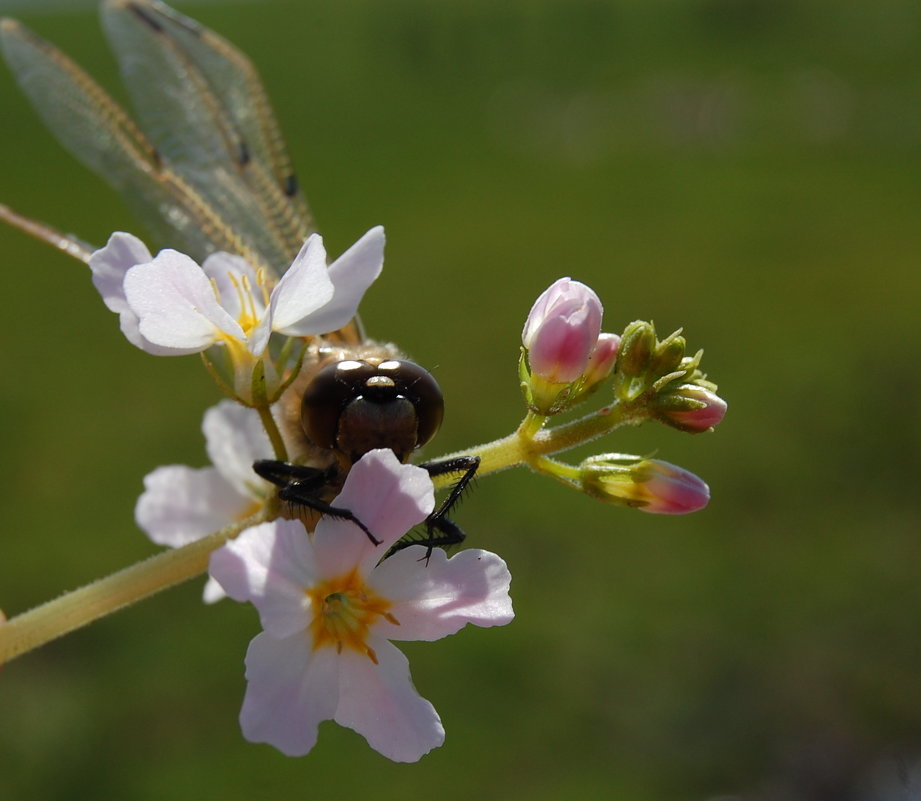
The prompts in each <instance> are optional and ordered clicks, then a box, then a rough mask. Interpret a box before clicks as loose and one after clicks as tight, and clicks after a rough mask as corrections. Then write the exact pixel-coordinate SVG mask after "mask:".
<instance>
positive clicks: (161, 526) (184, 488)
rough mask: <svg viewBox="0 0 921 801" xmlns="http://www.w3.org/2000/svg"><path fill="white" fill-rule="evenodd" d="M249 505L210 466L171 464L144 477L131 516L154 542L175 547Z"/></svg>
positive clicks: (231, 518)
mask: <svg viewBox="0 0 921 801" xmlns="http://www.w3.org/2000/svg"><path fill="white" fill-rule="evenodd" d="M251 504H252V499H251V498H249V497H247V496H245V495H242V494H241V493H240V492H238V491H237V490H236V489H235V488H234V487H233V486H232V485H231V484H229V483H228V482H227V481H226V480H225V479H224V478H223V477H222V476H221V474H220V473H218V471H217V470H216V469H215V468H213V467H204V468H201V469H198V470H196V469H194V468H191V467H185V466H184V465H170V466H167V467H158V468H157V469H156V470H154V471H153V472H152V473H149V474H148V475H146V476H145V477H144V492H143V493H142V494H141V497H140V498H138V502H137V505H136V506H135V509H134V517H135V520H136V521H137V524H138V526H139V527H140V528H141V529H143V530H144V532H146V534H147V536H148V537H150V539H151V540H153V541H154V542H155V543H157V544H158V545H166V546H169V547H170V548H178V547H179V546H180V545H186V544H188V543H190V542H194V541H195V540H197V539H201V538H202V537H204V536H205V535H206V534H210V533H211V532H212V531H217V530H218V529H221V528H223V527H224V526H227V525H229V524H230V523H232V522H233V521H234V520H236V519H238V517H239V516H240V515H242V514H244V513H245V512H246V510H247V509H248V507H249V506H250V505H251Z"/></svg>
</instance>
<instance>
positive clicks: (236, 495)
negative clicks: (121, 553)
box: [134, 400, 273, 603]
mask: <svg viewBox="0 0 921 801" xmlns="http://www.w3.org/2000/svg"><path fill="white" fill-rule="evenodd" d="M202 430H203V431H204V434H205V449H206V450H207V453H208V457H209V458H210V459H211V463H212V465H213V467H203V468H193V467H186V466H185V465H168V466H166V467H158V468H157V469H156V470H154V471H153V472H152V473H149V474H148V475H147V476H145V477H144V492H143V493H142V494H141V497H140V498H138V502H137V505H136V506H135V510H134V517H135V520H136V521H137V524H138V526H140V528H141V529H143V531H144V532H145V533H146V534H147V536H148V537H150V539H151V540H153V541H154V542H155V543H157V545H166V546H168V547H170V548H178V547H180V546H182V545H187V544H188V543H190V542H194V541H195V540H198V539H201V538H202V537H204V536H206V535H207V534H210V533H211V532H213V531H218V530H219V529H222V528H224V527H225V526H228V525H230V524H231V523H234V522H237V521H239V520H243V519H245V518H247V517H249V516H250V515H252V514H255V513H256V512H257V511H259V509H260V508H261V507H262V505H263V504H264V503H265V501H266V500H267V499H268V498H269V497H270V496H271V494H272V491H273V488H272V487H271V486H270V485H269V484H268V482H266V481H263V480H262V479H261V478H259V476H257V475H256V473H255V472H253V462H254V461H255V460H256V459H264V458H270V457H271V455H272V448H271V445H270V444H269V438H268V437H267V436H266V433H265V430H264V429H263V428H262V423H261V421H260V420H259V415H258V414H257V413H256V412H255V411H254V410H252V409H247V408H246V407H244V406H240V405H239V404H237V403H234V402H233V401H229V400H225V401H221V402H220V403H219V404H218V405H217V406H214V407H212V408H210V409H208V411H207V412H205V418H204V421H203V422H202ZM223 597H224V592H223V590H221V588H220V586H219V585H218V584H217V582H215V581H214V580H213V579H211V580H209V581H208V583H207V585H206V586H205V601H207V602H209V603H210V602H213V601H216V600H219V599H220V598H223Z"/></svg>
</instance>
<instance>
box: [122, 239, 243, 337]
mask: <svg viewBox="0 0 921 801" xmlns="http://www.w3.org/2000/svg"><path fill="white" fill-rule="evenodd" d="M124 287H125V297H126V298H127V300H128V305H129V306H130V307H131V310H132V311H133V312H134V313H135V314H136V315H137V316H138V328H139V330H140V332H141V335H142V336H144V337H145V338H146V339H149V340H150V341H151V342H153V343H154V344H156V345H160V346H162V347H164V348H170V349H172V352H173V353H175V354H186V353H197V352H199V351H202V350H205V349H206V348H208V347H210V346H211V345H213V344H214V343H215V342H216V341H218V339H219V338H220V337H221V335H222V334H224V335H227V336H229V337H231V338H233V339H237V340H242V339H243V338H244V333H243V330H242V329H241V328H240V325H239V324H238V323H237V321H236V320H235V319H234V318H233V317H231V316H230V315H229V314H228V313H227V311H225V310H224V309H223V308H222V307H221V305H220V304H219V303H218V302H217V298H216V297H215V295H214V288H213V286H212V285H211V282H210V281H209V280H208V278H207V276H206V275H205V274H204V273H203V272H202V270H201V267H199V266H198V265H197V264H196V263H195V262H194V261H192V259H190V258H189V257H188V256H186V255H184V254H182V253H178V252H177V251H175V250H163V251H161V252H160V253H158V254H157V257H156V258H155V259H154V260H153V261H151V262H148V263H147V264H140V265H138V266H136V267H132V268H131V269H130V270H129V271H128V273H127V274H126V275H125V283H124Z"/></svg>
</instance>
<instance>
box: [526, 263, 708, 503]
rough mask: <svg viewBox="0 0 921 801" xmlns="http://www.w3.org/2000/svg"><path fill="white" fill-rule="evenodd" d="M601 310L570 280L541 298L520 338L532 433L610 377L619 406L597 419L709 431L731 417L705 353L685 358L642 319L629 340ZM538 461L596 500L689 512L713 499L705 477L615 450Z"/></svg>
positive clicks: (679, 344) (679, 340) (681, 346)
mask: <svg viewBox="0 0 921 801" xmlns="http://www.w3.org/2000/svg"><path fill="white" fill-rule="evenodd" d="M602 313H603V309H602V306H601V301H600V300H599V298H598V296H597V295H596V294H595V293H594V292H593V291H592V290H591V289H590V288H589V287H587V286H586V285H585V284H582V283H579V282H578V281H573V280H571V279H569V278H561V279H559V280H558V281H556V282H555V283H553V284H552V285H551V286H550V287H549V288H548V289H546V290H545V291H544V292H543V293H542V294H541V295H540V297H538V299H537V301H536V302H535V303H534V305H533V306H532V308H531V312H530V314H529V315H528V318H527V321H526V322H525V325H524V330H523V331H522V334H521V342H522V351H521V359H520V361H519V376H520V379H521V387H522V390H523V392H524V395H525V400H526V402H527V405H528V408H529V410H530V412H531V414H532V416H533V421H532V422H531V423H530V426H528V425H526V426H523V429H524V430H534V429H537V430H539V429H540V428H542V427H543V426H544V424H545V422H546V418H549V417H551V416H553V415H558V414H561V413H562V412H565V411H568V410H570V409H572V408H573V407H574V406H576V405H577V404H579V403H581V402H582V401H584V400H585V399H586V397H587V396H588V395H590V394H591V393H593V392H595V391H597V390H598V389H599V388H600V387H601V386H602V385H603V384H604V382H605V381H606V380H607V379H608V378H609V377H611V376H613V379H612V389H613V393H612V395H613V403H611V404H610V405H607V406H605V407H604V408H602V409H601V410H600V411H599V412H598V415H600V416H602V417H607V418H609V419H612V420H613V421H614V422H615V423H621V422H623V423H629V424H634V425H635V424H638V423H640V422H643V421H644V420H646V419H655V420H659V421H661V422H663V423H666V424H667V425H670V426H672V427H673V428H677V429H679V430H682V431H686V432H690V433H700V432H702V431H709V430H712V428H713V427H714V426H716V425H717V424H718V423H719V422H720V421H721V420H722V419H723V415H725V413H726V402H725V401H724V400H723V399H722V398H720V397H719V395H717V394H716V384H714V383H712V382H710V381H707V379H706V376H705V375H704V374H703V373H702V372H701V371H700V369H699V365H700V359H701V356H702V355H703V353H702V351H701V352H698V353H696V354H695V355H694V356H685V340H684V337H682V336H681V335H680V333H678V332H676V333H674V334H672V335H671V336H669V337H667V338H666V339H665V340H663V341H661V342H660V341H659V340H658V339H657V338H656V334H655V329H654V327H653V325H652V323H646V322H642V321H638V322H634V323H631V324H630V325H628V326H627V328H626V330H625V331H624V333H623V335H621V336H618V335H616V334H604V333H601V320H602ZM615 412H616V413H615ZM589 428H590V426H589ZM608 428H613V425H611V426H606V425H605V424H604V423H603V422H602V423H601V424H600V426H599V427H598V430H599V433H601V432H603V431H604V430H607V429H608ZM548 450H549V449H548ZM531 466H532V468H534V469H535V470H536V471H537V472H542V473H546V474H548V475H551V476H553V477H554V478H557V479H559V480H560V481H563V482H564V483H566V484H569V485H570V486H572V487H574V488H576V489H579V490H581V491H582V492H585V493H586V494H587V495H590V496H592V497H594V498H598V499H600V500H603V501H606V502H608V503H614V504H618V505H622V506H629V507H635V508H638V509H640V510H642V511H644V512H652V513H659V514H686V513H688V512H695V511H697V510H699V509H701V508H703V507H704V506H706V505H707V502H708V501H709V499H710V490H709V488H708V487H707V485H706V483H705V482H704V481H703V480H701V479H700V478H698V477H697V476H695V475H694V474H693V473H690V472H688V471H687V470H684V469H683V468H681V467H678V466H676V465H673V464H670V463H668V462H664V461H662V460H659V459H647V458H643V457H641V456H633V455H630V454H616V453H613V454H599V455H597V456H593V457H590V458H588V459H586V460H585V461H583V462H582V464H581V465H579V466H578V467H572V466H569V465H565V464H563V463H561V462H558V461H554V460H551V459H547V458H540V459H537V460H534V461H533V463H532V464H531Z"/></svg>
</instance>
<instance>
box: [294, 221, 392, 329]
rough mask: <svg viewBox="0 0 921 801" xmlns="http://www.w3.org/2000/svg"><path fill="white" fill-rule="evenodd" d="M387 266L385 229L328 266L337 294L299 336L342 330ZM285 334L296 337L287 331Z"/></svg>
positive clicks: (370, 234) (377, 229) (373, 231)
mask: <svg viewBox="0 0 921 801" xmlns="http://www.w3.org/2000/svg"><path fill="white" fill-rule="evenodd" d="M383 266H384V229H383V228H382V227H381V226H379V225H378V226H377V227H375V228H372V229H371V230H370V231H368V232H367V233H366V234H365V235H364V236H363V237H362V238H361V239H359V240H358V241H357V242H356V243H355V244H354V245H352V247H350V248H349V249H348V250H347V251H345V253H343V254H342V255H341V256H340V257H339V258H338V259H336V260H335V261H334V262H333V263H332V264H330V265H329V278H330V280H331V281H332V282H333V290H334V294H333V297H332V299H331V300H330V301H329V303H327V304H325V305H324V306H323V308H321V309H318V310H317V311H316V312H314V313H313V314H311V315H310V322H309V328H310V330H309V331H307V330H299V331H297V332H296V333H298V334H301V335H305V334H325V333H326V332H327V331H336V330H337V329H339V328H342V326H344V325H345V324H346V323H348V322H349V320H351V319H352V318H353V317H354V316H355V315H356V313H357V312H358V304H359V303H361V299H362V298H363V297H364V294H365V292H367V290H368V287H370V286H371V284H373V283H374V281H375V280H376V279H377V277H378V276H379V275H380V274H381V270H382V269H383ZM286 333H295V332H293V331H288V332H286Z"/></svg>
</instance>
